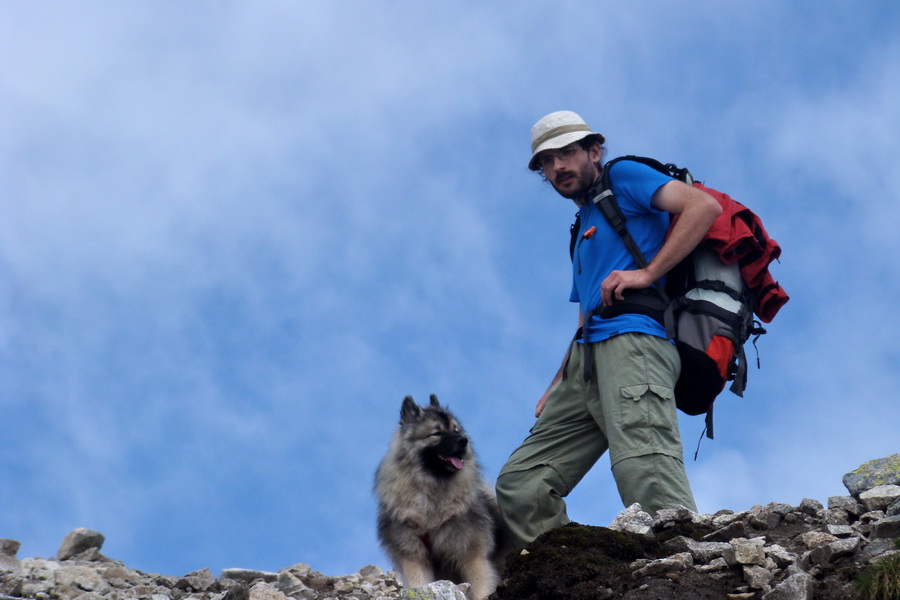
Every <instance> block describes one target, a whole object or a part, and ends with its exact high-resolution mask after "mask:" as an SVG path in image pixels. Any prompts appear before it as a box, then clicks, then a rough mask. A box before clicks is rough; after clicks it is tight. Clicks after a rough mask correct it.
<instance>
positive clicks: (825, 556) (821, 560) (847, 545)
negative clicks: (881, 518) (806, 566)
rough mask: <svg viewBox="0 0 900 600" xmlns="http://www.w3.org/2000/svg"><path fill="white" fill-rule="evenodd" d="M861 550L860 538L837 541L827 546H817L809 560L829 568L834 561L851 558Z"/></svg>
mask: <svg viewBox="0 0 900 600" xmlns="http://www.w3.org/2000/svg"><path fill="white" fill-rule="evenodd" d="M857 548H859V538H857V537H854V538H849V539H845V540H836V541H834V542H829V543H827V544H822V545H819V546H816V547H815V548H813V549H812V551H811V552H810V555H809V559H810V560H811V561H812V562H813V563H814V564H817V565H819V566H823V567H824V566H827V565H828V563H830V562H831V561H832V560H835V559H836V558H840V557H842V556H849V555H852V554H853V553H854V552H856V550H857Z"/></svg>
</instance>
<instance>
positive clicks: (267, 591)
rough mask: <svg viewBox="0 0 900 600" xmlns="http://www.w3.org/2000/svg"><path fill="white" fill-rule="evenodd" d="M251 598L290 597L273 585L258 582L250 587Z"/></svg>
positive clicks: (287, 599)
mask: <svg viewBox="0 0 900 600" xmlns="http://www.w3.org/2000/svg"><path fill="white" fill-rule="evenodd" d="M250 600H289V598H288V597H287V596H285V595H284V594H283V593H281V592H279V591H278V590H277V589H275V588H273V587H272V586H269V585H266V584H265V583H257V584H256V585H254V586H253V587H251V588H250Z"/></svg>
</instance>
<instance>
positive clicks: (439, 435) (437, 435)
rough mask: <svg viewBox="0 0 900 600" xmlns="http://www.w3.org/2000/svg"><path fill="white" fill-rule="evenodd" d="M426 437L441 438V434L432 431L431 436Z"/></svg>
mask: <svg viewBox="0 0 900 600" xmlns="http://www.w3.org/2000/svg"><path fill="white" fill-rule="evenodd" d="M428 437H441V432H440V431H432V432H431V435H429V436H428Z"/></svg>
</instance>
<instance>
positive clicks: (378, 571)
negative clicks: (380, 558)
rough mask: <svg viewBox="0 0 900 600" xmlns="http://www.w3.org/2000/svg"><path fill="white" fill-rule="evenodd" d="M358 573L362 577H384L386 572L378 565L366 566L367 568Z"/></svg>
mask: <svg viewBox="0 0 900 600" xmlns="http://www.w3.org/2000/svg"><path fill="white" fill-rule="evenodd" d="M357 573H359V576H360V577H383V576H384V570H383V569H382V568H381V567H379V566H377V565H366V566H365V567H363V568H362V569H360V570H359V571H357Z"/></svg>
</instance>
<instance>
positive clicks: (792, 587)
mask: <svg viewBox="0 0 900 600" xmlns="http://www.w3.org/2000/svg"><path fill="white" fill-rule="evenodd" d="M814 586H815V581H814V580H813V578H812V577H811V576H810V575H807V574H806V573H795V574H794V575H791V576H790V577H788V578H787V579H785V580H784V581H782V582H781V583H779V584H778V585H776V586H775V588H774V589H773V590H772V591H771V592H769V593H767V594H765V595H764V596H763V600H813V589H814Z"/></svg>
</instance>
